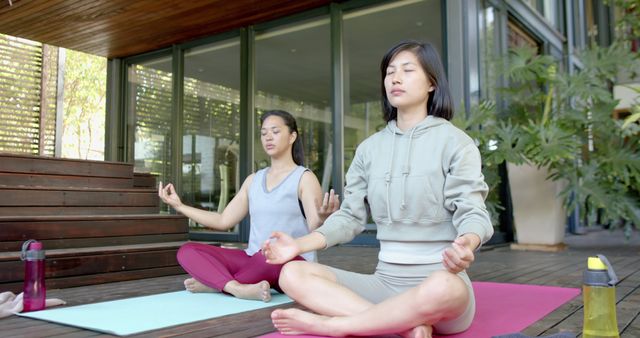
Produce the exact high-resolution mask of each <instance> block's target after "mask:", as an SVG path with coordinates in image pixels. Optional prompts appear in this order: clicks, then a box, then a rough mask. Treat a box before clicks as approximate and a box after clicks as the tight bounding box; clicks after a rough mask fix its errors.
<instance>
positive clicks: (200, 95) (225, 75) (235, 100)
mask: <svg viewBox="0 0 640 338" xmlns="http://www.w3.org/2000/svg"><path fill="white" fill-rule="evenodd" d="M183 118H184V123H183V140H182V144H183V145H182V196H183V200H185V202H186V203H188V204H189V205H191V206H194V207H196V208H200V209H204V210H209V211H216V212H222V210H224V208H225V207H226V205H227V203H228V202H229V201H230V200H231V199H232V198H233V197H234V196H235V194H236V192H237V191H238V189H239V188H240V183H241V182H240V181H239V174H238V172H239V161H238V157H239V149H240V148H239V142H240V40H239V39H232V40H227V41H223V42H219V43H215V44H210V45H206V46H200V47H197V48H193V49H189V50H186V51H185V54H184V114H183ZM191 226H192V230H203V231H204V229H203V228H202V227H201V226H199V225H198V224H195V223H192V224H191ZM233 231H237V229H234V230H233Z"/></svg>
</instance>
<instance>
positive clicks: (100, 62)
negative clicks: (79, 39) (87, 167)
mask: <svg viewBox="0 0 640 338" xmlns="http://www.w3.org/2000/svg"><path fill="white" fill-rule="evenodd" d="M106 90H107V59H105V58H103V57H98V56H94V55H90V54H85V53H81V52H76V51H72V50H69V49H68V50H66V60H65V74H64V96H63V97H64V124H63V135H62V138H63V142H62V144H63V149H62V156H63V157H70V158H79V159H94V160H103V159H104V130H105V105H106V101H105V96H106Z"/></svg>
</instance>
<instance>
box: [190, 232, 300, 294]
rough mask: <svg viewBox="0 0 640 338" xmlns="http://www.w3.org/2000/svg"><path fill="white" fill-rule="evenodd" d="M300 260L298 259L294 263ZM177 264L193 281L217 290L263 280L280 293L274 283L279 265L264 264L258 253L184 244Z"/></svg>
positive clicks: (275, 282) (276, 280)
mask: <svg viewBox="0 0 640 338" xmlns="http://www.w3.org/2000/svg"><path fill="white" fill-rule="evenodd" d="M301 259H303V258H302V257H300V256H298V257H296V258H295V259H294V260H301ZM178 262H179V263H180V265H181V266H182V268H183V269H185V270H186V271H187V272H188V273H189V274H190V275H191V276H192V277H193V278H195V279H196V280H197V281H199V282H200V283H202V284H204V285H206V286H208V287H210V288H214V289H216V290H219V291H223V289H224V286H225V285H227V283H229V282H230V281H232V280H235V281H237V282H239V283H242V284H255V283H258V282H260V281H263V280H266V281H267V282H269V285H271V287H272V288H274V289H276V290H278V291H279V292H282V291H281V289H280V285H279V284H278V277H279V276H280V270H282V265H275V264H269V263H267V262H266V259H265V257H264V256H263V255H262V252H256V253H255V254H254V255H253V256H249V255H247V254H246V252H244V250H240V249H225V248H220V247H217V246H212V245H208V244H202V243H186V244H184V245H183V246H181V247H180V250H178Z"/></svg>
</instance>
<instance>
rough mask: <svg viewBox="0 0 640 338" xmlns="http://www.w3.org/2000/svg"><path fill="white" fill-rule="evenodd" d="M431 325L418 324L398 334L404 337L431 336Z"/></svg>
mask: <svg viewBox="0 0 640 338" xmlns="http://www.w3.org/2000/svg"><path fill="white" fill-rule="evenodd" d="M432 333H433V326H427V325H420V326H417V327H414V328H413V329H411V330H409V331H405V332H403V333H402V334H400V335H401V336H402V337H404V338H431V334H432Z"/></svg>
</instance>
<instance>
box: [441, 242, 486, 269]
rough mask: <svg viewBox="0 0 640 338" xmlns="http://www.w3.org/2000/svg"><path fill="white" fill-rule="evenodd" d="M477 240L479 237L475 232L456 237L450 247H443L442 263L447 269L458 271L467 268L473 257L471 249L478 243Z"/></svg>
mask: <svg viewBox="0 0 640 338" xmlns="http://www.w3.org/2000/svg"><path fill="white" fill-rule="evenodd" d="M469 236H474V237H475V238H470V237H469ZM479 240H480V238H479V237H478V236H477V235H475V234H465V235H462V236H460V237H458V238H456V239H455V240H454V241H453V243H452V244H451V247H450V248H447V249H445V250H444V253H443V254H442V264H443V265H444V267H445V268H446V269H447V271H449V272H451V273H458V272H461V271H464V270H466V269H468V268H469V266H471V263H473V261H474V259H475V256H474V254H473V250H475V248H476V247H477V246H478V244H480V243H479ZM475 242H477V243H475Z"/></svg>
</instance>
